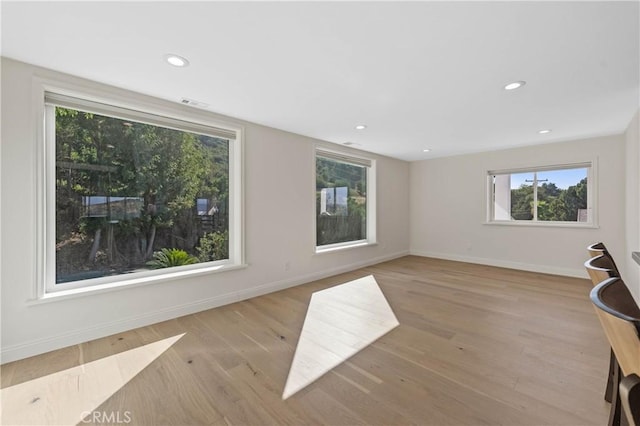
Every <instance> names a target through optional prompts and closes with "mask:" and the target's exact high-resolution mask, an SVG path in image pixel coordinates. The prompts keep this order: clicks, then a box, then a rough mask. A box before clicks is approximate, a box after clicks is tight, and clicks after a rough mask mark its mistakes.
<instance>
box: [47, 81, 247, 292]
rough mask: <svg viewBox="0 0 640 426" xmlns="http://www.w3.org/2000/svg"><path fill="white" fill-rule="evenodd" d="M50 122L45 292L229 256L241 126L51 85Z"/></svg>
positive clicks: (223, 260)
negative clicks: (118, 103) (234, 158)
mask: <svg viewBox="0 0 640 426" xmlns="http://www.w3.org/2000/svg"><path fill="white" fill-rule="evenodd" d="M45 128H46V130H45V142H46V144H47V147H48V148H47V149H48V153H53V152H54V151H55V166H54V165H52V164H51V163H49V169H50V170H54V172H53V173H52V172H49V175H48V176H49V177H50V179H49V180H55V182H47V192H48V194H47V200H48V202H47V212H48V215H49V216H50V217H51V216H53V217H55V219H54V220H52V219H47V227H48V228H55V229H47V230H46V233H47V237H48V238H47V243H46V244H47V246H48V247H46V253H49V254H51V253H52V252H53V250H55V255H54V258H55V262H49V263H50V265H49V269H54V270H53V271H51V270H49V271H46V273H45V275H46V276H45V279H46V280H47V282H46V291H47V292H53V291H57V290H63V289H69V288H77V287H86V286H92V285H98V284H105V283H113V282H117V281H118V280H121V279H123V278H135V277H137V276H149V275H161V274H162V273H163V272H165V273H166V272H167V271H169V270H172V271H175V270H176V268H178V267H182V269H185V268H187V269H189V268H198V267H203V266H205V265H204V264H207V265H215V264H225V263H229V260H230V239H229V236H230V235H229V233H230V226H229V224H230V195H231V194H230V186H229V181H230V159H231V156H230V152H231V150H232V145H233V143H234V142H235V139H236V134H235V132H234V131H230V130H226V129H219V128H216V127H209V126H204V125H201V124H196V123H190V122H185V121H181V120H176V119H172V118H168V117H161V116H157V115H152V114H147V113H144V112H140V111H134V110H128V109H124V108H120V107H115V106H110V105H106V104H100V103H96V102H92V101H87V100H83V99H76V98H71V97H67V96H63V95H58V94H54V93H46V94H45ZM53 175H55V178H54V179H53ZM52 225H55V226H52ZM53 245H55V246H54V247H52V246H53ZM212 262H217V263H212ZM159 270H160V271H159ZM51 281H52V282H51Z"/></svg>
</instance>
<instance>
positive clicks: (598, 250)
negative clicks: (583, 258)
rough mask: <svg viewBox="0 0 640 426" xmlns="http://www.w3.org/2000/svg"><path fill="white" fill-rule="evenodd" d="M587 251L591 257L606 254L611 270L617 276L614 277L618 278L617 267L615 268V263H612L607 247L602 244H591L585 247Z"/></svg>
mask: <svg viewBox="0 0 640 426" xmlns="http://www.w3.org/2000/svg"><path fill="white" fill-rule="evenodd" d="M587 251H588V252H589V256H591V257H596V256H600V255H601V254H608V255H609V257H610V258H611V262H612V263H613V269H614V270H615V271H616V272H617V274H618V275H616V276H618V277H619V276H620V273H619V272H618V267H617V266H616V262H614V261H613V256H611V253H610V252H609V250H607V247H606V246H605V245H604V243H603V242H599V243H594V244H591V245H590V246H589V247H587Z"/></svg>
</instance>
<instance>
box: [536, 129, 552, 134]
mask: <svg viewBox="0 0 640 426" xmlns="http://www.w3.org/2000/svg"><path fill="white" fill-rule="evenodd" d="M538 133H540V134H541V135H546V134H547V133H551V130H550V129H543V130H539V131H538Z"/></svg>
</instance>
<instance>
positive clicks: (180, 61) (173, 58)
mask: <svg viewBox="0 0 640 426" xmlns="http://www.w3.org/2000/svg"><path fill="white" fill-rule="evenodd" d="M164 60H165V61H167V62H168V63H169V64H170V65H173V66H174V67H181V68H182V67H186V66H188V65H189V61H188V60H187V59H186V58H183V57H182V56H179V55H174V54H173V53H169V54H167V55H164Z"/></svg>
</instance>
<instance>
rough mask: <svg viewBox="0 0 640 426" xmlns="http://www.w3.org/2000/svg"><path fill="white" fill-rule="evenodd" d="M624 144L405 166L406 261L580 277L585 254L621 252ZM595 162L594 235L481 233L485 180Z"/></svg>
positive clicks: (486, 229)
mask: <svg viewBox="0 0 640 426" xmlns="http://www.w3.org/2000/svg"><path fill="white" fill-rule="evenodd" d="M624 155H625V144H624V137H623V136H622V135H620V136H610V137H602V138H594V139H585V140H579V141H571V142H563V143H556V144H546V145H538V146H532V147H524V148H516V149H509V150H502V151H495V152H486V153H479V154H470V155H462V156H456V157H448V158H440V159H432V160H425V161H420V162H414V163H411V168H410V170H411V178H410V182H411V184H410V187H411V198H410V214H411V253H412V254H417V255H424V256H433V257H440V258H445V259H453V260H462V261H468V262H473V263H482V264H488V265H496V266H504V267H509V268H516V269H523V270H532V271H538V272H546V273H556V274H563V275H571V276H581V277H582V276H584V277H586V272H585V270H584V267H583V262H584V261H585V260H586V258H587V252H586V247H587V246H588V245H589V244H590V243H592V242H596V241H604V242H605V243H606V245H607V247H609V248H610V250H611V252H612V254H613V256H615V258H616V260H617V259H618V258H620V259H623V258H625V257H627V252H626V251H624V197H625V190H624V185H625V174H624V173H625V172H624V164H625V160H624ZM595 159H597V161H598V175H599V181H598V189H599V193H598V196H599V197H598V200H599V202H598V207H599V228H597V229H585V228H566V227H565V228H556V227H553V228H551V227H533V226H507V225H502V226H500V225H487V224H485V221H486V217H487V215H486V204H487V193H486V176H487V171H488V170H501V169H510V168H519V167H531V166H540V165H545V164H553V163H555V164H565V163H575V162H582V161H590V160H595Z"/></svg>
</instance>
